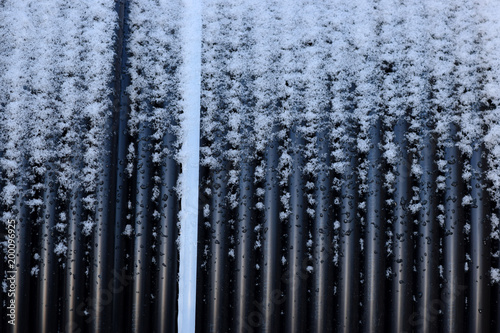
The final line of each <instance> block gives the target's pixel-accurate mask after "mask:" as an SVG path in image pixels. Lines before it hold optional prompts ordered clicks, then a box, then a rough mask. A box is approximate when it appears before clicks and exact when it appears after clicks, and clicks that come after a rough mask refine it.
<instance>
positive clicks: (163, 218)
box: [153, 133, 179, 332]
mask: <svg viewBox="0 0 500 333" xmlns="http://www.w3.org/2000/svg"><path fill="white" fill-rule="evenodd" d="M175 141H176V136H175V135H174V134H172V133H167V134H166V135H165V136H164V138H163V147H165V148H167V149H168V150H169V151H170V150H172V149H173V148H174V144H175ZM178 171H179V167H178V164H177V162H176V161H175V159H174V157H173V156H167V157H165V158H164V160H163V162H162V165H161V189H160V207H159V209H160V214H161V215H160V225H159V228H158V231H157V233H158V236H157V238H158V242H157V251H158V255H157V259H156V262H157V265H158V271H157V273H156V274H157V275H156V276H157V279H156V280H157V288H158V290H157V291H156V292H155V293H156V298H155V303H154V319H153V321H154V332H175V331H176V327H177V321H176V318H177V304H176V300H177V255H178V252H177V244H176V240H177V232H178V231H177V213H178V210H177V208H178V197H177V193H176V191H175V186H176V185H177V174H178Z"/></svg>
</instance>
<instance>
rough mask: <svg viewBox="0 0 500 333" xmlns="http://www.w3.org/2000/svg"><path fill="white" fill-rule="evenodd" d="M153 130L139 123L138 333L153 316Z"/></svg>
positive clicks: (135, 285) (134, 329) (134, 304)
mask: <svg viewBox="0 0 500 333" xmlns="http://www.w3.org/2000/svg"><path fill="white" fill-rule="evenodd" d="M151 132H152V131H151V128H150V124H149V123H148V122H146V121H142V122H140V123H139V133H138V138H137V141H138V142H137V171H136V174H137V181H136V186H135V190H136V202H135V228H134V229H135V230H134V231H135V235H134V266H133V279H134V281H133V283H132V332H138V333H140V332H149V331H150V319H149V318H150V316H151V313H150V304H151V278H150V276H151V260H152V259H151V240H152V223H151V222H152V221H151V219H152V214H151V213H152V211H153V203H152V201H151V189H152V185H153V184H152V179H151V176H152V175H151V172H152V167H153V166H152V160H151V149H152V147H151V146H152V145H151V142H150V140H151Z"/></svg>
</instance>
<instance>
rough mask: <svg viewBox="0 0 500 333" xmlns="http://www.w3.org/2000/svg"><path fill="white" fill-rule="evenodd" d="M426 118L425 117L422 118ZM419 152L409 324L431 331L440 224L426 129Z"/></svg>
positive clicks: (430, 141) (436, 298)
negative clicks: (413, 303) (413, 299)
mask: <svg viewBox="0 0 500 333" xmlns="http://www.w3.org/2000/svg"><path fill="white" fill-rule="evenodd" d="M425 121H427V119H426V120H425ZM422 136H423V140H422V146H423V147H422V152H421V157H420V167H421V168H422V175H421V176H420V180H419V189H420V203H421V204H422V208H421V210H420V213H419V216H418V219H419V220H418V221H419V225H418V237H417V239H416V255H417V259H416V266H417V276H416V281H415V294H416V298H417V304H416V311H415V313H412V315H411V316H410V318H409V320H410V324H411V325H412V328H413V329H414V330H415V331H416V332H422V333H432V332H437V331H438V324H439V320H438V314H439V304H436V303H437V302H438V301H439V272H438V265H439V248H438V246H439V228H438V226H439V223H438V220H437V201H438V198H437V196H436V176H437V168H436V163H435V161H434V157H435V154H436V144H435V142H434V139H433V137H432V135H431V134H430V133H429V128H424V133H422Z"/></svg>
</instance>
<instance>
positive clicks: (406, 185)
mask: <svg viewBox="0 0 500 333" xmlns="http://www.w3.org/2000/svg"><path fill="white" fill-rule="evenodd" d="M407 129H408V125H407V123H406V121H405V120H404V119H403V118H400V119H399V120H398V121H397V123H396V126H395V127H394V144H395V145H396V146H397V147H398V150H399V161H398V162H397V163H398V164H397V166H396V183H395V189H394V194H393V200H394V204H395V207H394V211H393V213H392V215H393V218H394V219H393V222H392V223H393V226H394V227H393V249H392V251H393V258H394V259H393V262H392V273H393V277H392V302H391V318H392V320H391V321H390V331H391V332H394V333H399V332H407V331H408V332H409V331H410V330H411V326H410V321H409V318H410V315H411V313H412V285H413V284H412V282H413V281H412V273H413V256H412V253H413V247H414V246H413V237H412V236H413V220H412V218H411V216H410V212H409V208H408V205H409V203H410V199H411V185H412V181H411V176H410V172H411V160H410V158H409V153H408V144H407V140H406V137H405V136H406V134H407Z"/></svg>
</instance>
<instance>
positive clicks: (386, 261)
mask: <svg viewBox="0 0 500 333" xmlns="http://www.w3.org/2000/svg"><path fill="white" fill-rule="evenodd" d="M116 11H117V13H118V22H119V24H118V27H117V31H116V34H117V38H116V45H115V54H116V57H115V64H114V79H113V82H112V83H111V88H112V91H113V94H112V96H110V97H109V98H111V99H112V100H113V112H112V116H111V117H109V119H108V121H107V128H106V129H105V130H106V132H107V133H108V134H110V135H109V138H108V140H107V141H106V142H105V144H104V151H105V154H104V155H103V156H102V162H103V168H102V170H99V181H98V186H97V189H96V204H95V208H96V210H95V212H89V211H88V210H86V209H85V208H84V207H83V203H82V200H83V199H82V198H83V195H84V193H85V189H84V188H82V187H80V188H75V189H73V191H72V193H71V195H69V196H68V197H67V198H60V197H59V196H57V186H58V185H57V184H58V182H57V180H56V179H55V177H56V173H55V171H53V170H52V167H51V165H50V163H49V164H48V165H47V168H48V171H47V172H46V173H45V176H44V179H41V180H40V179H37V180H36V181H42V182H43V183H44V186H43V188H39V189H38V190H39V192H37V193H35V194H34V195H33V194H32V193H31V194H30V198H31V199H32V198H33V197H36V198H39V199H41V200H42V201H43V203H42V205H41V207H42V209H41V210H40V211H36V212H35V213H33V212H32V211H29V209H28V207H27V205H26V203H25V202H26V201H27V200H28V197H27V193H28V190H27V189H28V188H29V187H30V186H31V185H32V184H31V183H29V182H28V181H27V180H25V179H22V178H19V179H20V180H19V184H22V186H24V191H25V192H23V193H24V195H26V196H23V195H21V196H19V197H18V198H17V199H16V203H15V207H9V208H8V209H12V211H13V212H14V213H15V214H16V216H17V217H18V223H17V226H16V235H17V243H16V244H17V249H18V251H17V263H18V269H17V275H16V284H17V285H18V287H17V289H16V302H17V303H16V313H17V321H16V325H15V327H12V326H10V325H7V317H6V314H7V310H6V304H7V303H6V302H7V301H8V298H7V296H6V294H5V293H2V295H1V297H2V301H3V306H2V307H0V314H1V318H2V320H1V324H0V328H1V329H0V331H1V332H47V333H50V332H117V333H118V332H175V331H176V330H177V315H178V312H177V298H178V267H179V264H180V265H182V262H181V263H179V261H178V255H179V254H178V247H177V243H176V240H177V238H178V225H177V222H178V217H177V214H178V212H179V209H180V208H181V207H179V205H180V204H179V198H178V196H177V192H176V190H175V187H176V185H177V178H178V175H179V172H181V170H180V169H181V166H180V165H179V164H178V162H177V161H176V160H175V158H174V157H172V156H170V157H168V158H164V159H163V160H162V161H161V162H160V163H157V162H154V161H153V154H154V151H153V150H154V149H153V147H154V146H155V145H160V146H161V147H163V148H167V149H168V150H174V149H175V148H176V140H177V137H176V135H175V134H174V133H172V132H168V133H166V134H165V135H164V136H163V137H161V138H158V137H156V136H154V135H153V131H154V128H153V125H152V124H151V123H149V122H147V121H145V122H141V123H140V124H139V128H138V130H137V132H136V133H135V134H133V135H131V134H130V133H129V132H128V127H127V121H128V119H129V113H130V101H129V99H128V95H127V94H126V89H127V87H128V86H130V84H131V78H130V72H129V71H128V67H127V64H128V61H129V59H128V57H129V56H130V55H131V52H130V51H129V50H127V44H126V43H127V40H128V37H129V36H130V31H129V29H130V27H129V24H128V23H127V20H128V15H129V13H128V4H127V2H126V1H117V2H116ZM214 12H215V11H214ZM264 19H265V18H264ZM264 19H263V20H264ZM242 26H243V28H245V25H244V24H243V25H242ZM219 28H221V27H218V28H214V29H219ZM243 28H242V29H243ZM245 29H246V28H245ZM222 30H223V29H222ZM248 38H250V37H248ZM246 42H247V41H244V42H243V44H245V43H246ZM248 44H251V43H248ZM245 45H246V44H245ZM230 46H231V45H230V42H228V45H215V44H211V43H210V41H207V40H205V41H204V45H203V52H204V53H205V54H207V57H209V56H208V55H210V54H222V55H223V56H221V57H220V58H217V57H216V56H214V59H215V60H214V61H220V63H218V64H219V66H220V68H226V67H225V66H227V63H225V62H224V61H226V60H227V59H230V58H231V55H230V53H231V52H232V51H228V50H231V48H230ZM240 46H241V45H240ZM132 56H133V54H132ZM300 56H301V57H303V56H304V54H301V55H300ZM224 57H227V59H226V60H224ZM227 61H229V60H227ZM245 61H247V63H251V62H252V61H253V60H252V59H245ZM381 66H382V67H381V68H382V69H380V73H382V74H381V75H382V76H383V75H387V76H389V75H391V74H390V73H391V71H392V69H388V68H384V67H383V65H381ZM168 70H170V71H172V75H174V74H175V73H174V72H175V68H174V69H172V68H170V69H168ZM377 70H378V69H377ZM242 72H245V68H239V69H236V70H234V72H231V71H230V70H228V71H227V72H225V71H220V72H218V73H212V72H210V71H209V70H207V69H206V68H205V67H204V69H203V72H202V92H203V94H204V95H203V96H202V104H203V98H204V97H206V96H209V97H210V98H212V99H213V101H215V102H214V103H215V105H217V106H218V108H217V111H220V114H219V113H218V112H215V113H213V112H212V111H213V110H211V109H210V105H203V107H202V110H201V112H202V118H203V119H205V120H206V119H211V120H213V121H214V122H215V123H217V124H218V126H216V127H215V130H213V131H211V132H210V133H208V132H207V131H205V132H203V133H201V146H202V147H205V148H206V147H210V148H211V149H212V153H213V154H214V156H215V157H216V159H217V163H213V164H210V163H205V162H204V163H203V164H202V170H201V173H200V199H199V221H198V222H199V241H198V263H199V265H198V276H197V303H196V313H197V318H196V331H197V332H220V333H223V332H346V333H347V332H358V331H360V332H449V333H452V332H454V333H455V332H457V333H459V332H500V320H499V319H500V306H499V300H500V290H499V287H498V284H492V283H491V279H490V268H491V267H497V266H498V258H497V257H493V256H492V253H495V252H496V251H498V249H499V248H498V247H499V244H498V240H492V239H491V236H490V233H491V231H492V230H491V220H492V214H493V213H494V212H495V208H494V207H495V203H494V202H492V200H491V199H490V197H489V194H488V191H487V189H488V188H489V187H490V186H491V184H490V183H489V181H488V180H487V179H486V177H485V169H486V168H487V167H488V165H489V164H488V161H487V158H488V153H489V152H488V151H487V150H486V148H485V147H484V145H483V144H482V143H480V142H479V141H478V143H477V145H475V146H474V150H473V152H472V154H471V155H470V156H468V155H466V154H463V153H462V152H461V151H460V149H459V147H458V145H457V142H458V141H459V140H458V133H459V131H460V128H459V127H458V126H457V125H456V124H455V123H453V122H451V123H450V124H449V126H448V127H447V129H446V130H447V135H438V134H436V133H435V132H433V131H432V129H433V126H435V123H434V122H433V121H432V117H433V116H435V114H431V112H430V111H429V114H426V113H422V114H420V115H419V117H418V118H415V117H414V115H413V114H411V112H410V111H407V112H406V113H404V114H403V115H402V116H399V117H395V119H393V121H392V122H391V123H390V124H388V123H384V122H383V118H382V116H380V117H379V116H377V115H373V114H370V117H371V118H370V119H371V121H372V122H371V123H370V125H369V126H368V129H362V128H361V125H360V124H359V123H358V120H359V119H357V118H356V116H355V112H356V109H357V108H358V104H361V102H360V101H356V100H355V99H356V97H353V96H356V92H359V91H361V90H362V89H365V87H363V86H362V85H358V84H357V82H355V80H356V77H354V78H348V79H347V81H346V82H344V83H345V84H346V85H345V87H346V90H345V91H344V92H345V94H346V96H347V97H346V106H345V109H344V111H343V112H344V113H345V114H346V116H345V118H344V119H343V120H342V121H339V122H337V123H335V122H332V121H331V120H327V119H320V120H315V121H318V123H317V124H316V125H315V127H313V129H312V130H311V129H307V126H308V124H307V123H306V122H300V121H297V119H299V120H300V119H302V121H303V118H300V117H297V118H294V121H292V122H287V121H284V120H283V119H278V118H272V121H271V124H270V126H269V130H270V132H272V135H270V136H269V138H270V139H269V140H268V141H267V142H266V145H265V146H264V147H261V148H259V149H256V148H255V147H254V146H252V143H251V142H250V140H248V141H247V140H245V139H246V137H245V135H249V133H251V132H252V131H253V130H254V129H253V128H250V127H251V126H250V125H248V123H247V125H246V126H247V127H243V128H239V129H237V130H236V131H240V132H241V133H242V135H243V139H241V140H240V141H239V142H238V143H237V144H234V143H232V142H231V141H230V140H228V139H227V137H228V135H229V134H231V131H234V129H232V128H230V126H229V125H227V124H228V123H229V119H228V118H225V117H226V116H227V114H231V113H232V112H233V113H234V110H235V109H234V105H232V104H231V103H234V101H233V97H234V96H229V93H227V91H226V90H225V89H222V87H218V88H220V90H217V89H216V88H217V87H213V86H211V82H212V81H211V80H212V78H213V76H214V75H215V76H218V80H219V81H218V82H223V83H224V84H227V87H231V86H232V85H233V86H236V85H238V88H234V87H233V88H234V89H235V91H238V89H240V93H241V94H240V95H239V96H237V99H238V100H239V103H241V105H243V107H242V109H241V110H247V109H252V108H256V107H257V106H256V103H258V102H255V98H254V97H253V96H251V94H250V93H248V91H249V90H250V88H251V87H253V86H252V84H254V83H255V82H254V81H255V78H251V77H250V75H248V77H245V74H241V73H242ZM239 75H240V76H239ZM333 84H334V79H333V78H332V77H328V78H327V79H326V80H325V81H324V85H325V87H330V86H331V85H333ZM267 88H268V87H266V88H265V89H267ZM261 89H264V88H261ZM212 90H216V91H215V92H214V91H212ZM297 91H298V92H297ZM297 91H296V94H297V95H296V96H292V97H290V96H289V95H287V94H285V93H284V94H283V96H282V97H280V99H278V100H275V101H273V104H269V105H266V106H265V108H266V110H268V111H269V112H270V113H275V114H279V113H280V112H285V111H286V107H285V106H284V105H289V104H287V103H290V105H292V109H293V110H292V113H293V112H295V113H297V114H300V113H301V112H302V111H303V110H304V109H305V108H306V106H305V103H304V104H301V103H302V102H301V101H302V100H305V99H307V96H308V95H307V93H304V92H303V91H301V90H300V89H298V90H297ZM332 91H333V88H332V90H331V91H327V92H325V93H324V94H325V99H334V98H336V97H335V96H334V93H333V92H332ZM209 97H207V99H209ZM174 98H175V96H173V95H171V96H168V97H167V98H166V99H165V102H164V103H165V104H166V105H170V104H169V103H171V104H172V105H173V104H174V102H172V101H171V100H172V99H174ZM293 98H296V100H295V101H298V102H297V104H293V103H291V102H290V101H289V100H292V99H293ZM147 103H148V106H149V107H150V108H151V109H153V108H155V107H157V106H155V101H152V100H148V101H147ZM475 107H476V110H475V112H477V113H478V114H480V113H481V112H486V111H489V110H492V109H494V108H495V107H496V106H495V105H491V104H489V105H488V104H485V103H479V102H478V103H476V104H475ZM245 108H247V109H245ZM294 108H295V109H294ZM321 108H322V110H321V112H323V113H324V114H330V113H332V112H333V106H332V105H331V104H328V103H326V104H325V105H322V106H321ZM211 112H212V113H211ZM242 114H246V113H245V112H244V111H242ZM319 118H321V117H319ZM205 120H202V122H203V121H205ZM410 120H414V121H417V122H418V123H419V124H421V127H420V128H418V129H417V130H415V129H410V125H411V124H410ZM169 121H171V122H172V123H175V122H176V121H177V119H170V120H169ZM252 121H253V120H252ZM256 126H259V125H258V124H257V125H256ZM338 128H341V129H342V131H343V135H344V138H345V139H343V140H340V141H339V140H333V139H332V136H331V132H332V131H334V130H336V129H338ZM410 132H411V133H416V134H417V135H418V136H419V137H420V146H418V149H417V148H416V145H415V144H414V143H412V142H409V140H408V135H407V134H408V133H410ZM388 133H390V134H391V137H392V138H393V139H392V140H393V141H392V142H393V143H394V145H395V147H396V149H397V152H398V158H397V159H396V161H397V162H396V163H395V164H393V165H389V164H388V162H387V159H386V158H385V157H384V156H383V150H382V148H381V147H382V144H383V143H384V142H385V141H384V140H385V138H386V137H387V134H388ZM362 136H366V138H367V139H368V142H369V143H370V147H369V150H368V151H367V152H363V151H360V150H359V149H357V148H356V140H357V139H358V138H359V137H362ZM443 140H444V141H443ZM131 142H133V143H134V144H135V146H136V158H135V160H134V161H133V163H134V166H135V167H134V171H133V175H132V177H128V176H126V167H127V163H128V160H127V149H128V147H129V144H130V143H131ZM202 149H203V148H202ZM234 150H239V151H240V153H241V156H240V157H239V158H238V159H233V158H232V157H231V156H232V155H230V154H229V153H227V152H230V151H234ZM339 150H340V151H341V156H339V155H338V151H339ZM307 151H314V155H313V156H310V155H308V153H307ZM0 153H2V154H3V153H4V149H3V148H2V149H1V151H0ZM335 154H337V155H335ZM205 157H206V156H205ZM311 159H315V160H316V161H317V167H316V168H315V169H314V172H307V171H305V169H306V165H307V163H309V162H310V161H311ZM438 160H445V161H447V163H446V164H445V165H444V166H442V167H441V169H440V170H438V166H437V161H438ZM284 161H285V162H284ZM338 161H342V162H343V164H344V168H343V169H342V172H338V171H336V169H335V168H331V167H330V166H331V165H332V164H333V163H334V162H338ZM415 161H416V163H415ZM24 163H25V164H24V165H23V167H24V168H28V165H27V163H28V162H27V161H24ZM72 163H74V164H75V168H77V169H78V168H81V163H82V161H81V159H80V158H78V156H76V157H75V158H74V162H72ZM79 163H80V164H79ZM415 164H418V165H419V166H420V167H421V170H422V173H421V174H415V173H414V172H412V165H415ZM465 165H470V173H471V176H470V178H469V180H468V181H464V180H463V177H462V172H464V170H465V169H464V166H465ZM235 171H236V172H235ZM389 171H392V172H393V173H394V175H395V179H394V181H393V184H392V189H391V190H390V189H389V188H387V186H384V183H386V178H385V176H386V174H387V172H389ZM467 171H468V170H467ZM20 172H21V173H22V170H21V171H20ZM256 174H259V175H260V176H256ZM284 175H285V176H284ZM439 176H441V177H444V188H442V189H440V190H438V189H437V187H438V180H437V179H438V177H439ZM158 177H159V178H158ZM235 177H236V178H235ZM235 179H236V180H235ZM153 184H160V186H159V187H154V186H153ZM154 190H155V191H156V190H158V191H159V193H158V198H159V200H157V201H152V200H151V197H152V195H153V193H152V192H153V191H154ZM466 195H470V197H471V199H472V204H471V205H466V206H463V205H462V200H463V198H464V196H466ZM284 197H285V199H283V198H284ZM415 202H419V203H420V204H421V207H420V209H419V210H417V211H412V209H411V208H410V205H411V204H412V203H415ZM2 209H7V208H6V207H3V208H2ZM154 211H158V212H160V214H159V216H155V217H153V214H154ZM61 212H66V213H67V215H68V219H67V229H66V230H65V231H64V232H65V233H64V237H66V240H67V247H68V249H67V253H66V256H64V257H61V256H57V255H56V254H55V252H54V248H55V242H56V236H55V234H54V233H55V231H54V230H55V225H56V219H57V216H58V214H60V213H61ZM281 213H285V215H284V216H283V215H282V214H281ZM89 214H95V222H96V227H95V230H94V231H93V233H92V235H91V236H85V235H84V234H83V233H82V228H83V227H82V224H81V222H82V221H85V220H86V219H87V215H89ZM130 215H131V216H132V218H131V221H132V223H133V227H134V234H133V236H132V237H127V236H125V235H123V231H124V229H125V224H126V223H127V222H126V221H128V220H130ZM497 215H498V214H497ZM127 216H129V217H127ZM439 221H441V223H440V222H439ZM40 222H41V223H40ZM466 225H470V231H467V232H464V228H465V227H466ZM2 232H5V230H3V229H2ZM34 253H38V254H39V256H40V258H39V259H36V258H34V257H33V254H34ZM35 264H39V266H40V267H39V268H40V271H39V273H38V275H33V274H32V273H31V269H32V267H33V266H34V265H35ZM466 266H467V269H466V268H465V267H466ZM6 270H7V268H6V262H4V261H3V260H2V261H0V274H1V276H3V275H4V272H5V271H6ZM440 270H441V271H440Z"/></svg>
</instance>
